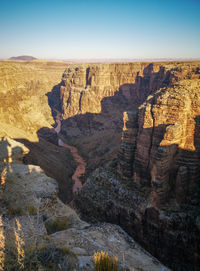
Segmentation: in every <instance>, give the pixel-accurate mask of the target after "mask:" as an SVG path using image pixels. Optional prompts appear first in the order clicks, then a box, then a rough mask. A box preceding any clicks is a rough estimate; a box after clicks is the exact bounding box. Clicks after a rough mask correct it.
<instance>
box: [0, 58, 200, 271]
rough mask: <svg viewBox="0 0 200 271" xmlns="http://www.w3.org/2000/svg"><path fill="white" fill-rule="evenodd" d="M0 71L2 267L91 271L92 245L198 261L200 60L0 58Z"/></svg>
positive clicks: (129, 256) (154, 263)
mask: <svg viewBox="0 0 200 271" xmlns="http://www.w3.org/2000/svg"><path fill="white" fill-rule="evenodd" d="M0 78H1V81H0V121H1V126H0V137H1V142H0V149H1V153H0V171H1V191H0V210H1V220H0V222H1V232H0V243H1V247H0V257H1V266H0V268H1V269H0V270H40V271H41V270H94V269H95V267H94V260H93V254H94V253H95V252H96V251H108V253H109V254H110V255H111V256H116V257H118V262H119V270H132V269H133V268H134V270H138V271H139V270H141V271H142V270H143V271H145V270H152V271H154V270H155V271H156V270H160V271H161V270H170V269H168V268H167V267H165V266H164V265H163V264H165V265H166V266H168V267H169V268H171V270H174V271H198V270H200V254H199V251H200V247H199V244H200V239H199V238H200V237H199V236H200V224H199V223H200V212H199V207H200V206H199V205H200V196H199V195H200V98H199V97H200V95H199V94H200V63H199V62H189V61H188V62H163V63H160V62H156V63H116V64H115V63H110V64H109V63H101V64H95V63H93V64H90V63H87V64H83V63H81V64H70V63H64V62H47V61H39V60H35V61H29V62H17V61H15V62H12V61H1V62H0ZM58 114H59V121H61V122H60V128H59V130H58V129H57V130H56V129H55V127H56V125H57V124H58V122H57V119H56V116H58ZM60 140H62V142H63V144H62V145H64V144H67V145H68V146H69V145H70V146H74V147H76V148H77V150H78V153H79V155H80V157H81V159H83V161H84V163H85V166H86V172H85V173H84V174H82V175H80V176H78V175H76V178H79V180H80V181H81V182H82V185H83V187H82V188H81V187H80V188H81V189H80V190H79V191H78V192H77V191H73V185H74V183H73V174H74V172H75V171H76V169H77V166H78V164H77V162H76V161H75V159H74V157H73V152H71V151H70V150H69V148H63V147H62V146H59V145H61V144H58V143H59V142H61V141H60ZM74 192H76V193H74ZM77 212H78V213H79V214H80V218H79V216H78V215H77ZM85 221H87V222H85ZM137 242H138V243H137ZM139 244H140V245H141V246H140V245H139ZM147 251H148V252H147ZM150 253H151V254H150ZM159 260H160V261H161V262H162V263H163V264H161V263H160V262H159ZM14 264H15V265H16V269H11V266H13V265H14Z"/></svg>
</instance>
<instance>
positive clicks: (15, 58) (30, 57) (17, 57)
mask: <svg viewBox="0 0 200 271" xmlns="http://www.w3.org/2000/svg"><path fill="white" fill-rule="evenodd" d="M35 59H37V58H35V57H33V56H13V57H10V58H9V60H23V61H30V60H35Z"/></svg>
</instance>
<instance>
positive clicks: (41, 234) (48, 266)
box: [0, 137, 169, 271]
mask: <svg viewBox="0 0 200 271" xmlns="http://www.w3.org/2000/svg"><path fill="white" fill-rule="evenodd" d="M0 148H1V150H3V151H2V152H1V153H0V176H1V184H0V211H1V213H0V270H2V271H3V270H31V271H34V270H46V271H47V270H51V271H52V270H63V271H64V270H65V271H67V270H77V271H81V270H88V271H90V270H91V271H92V270H94V261H93V254H94V252H96V251H101V250H102V251H108V252H109V254H110V255H114V256H117V257H118V259H119V260H118V261H119V267H120V270H122V269H123V270H124V268H136V269H137V270H143V271H147V270H149V269H152V270H155V271H156V270H157V271H160V270H161V268H164V267H163V266H162V265H161V264H160V262H159V261H158V260H156V259H155V258H153V257H152V256H151V255H150V254H148V253H147V252H145V251H144V250H143V249H142V248H141V247H140V246H139V245H138V244H137V243H136V242H135V241H134V240H133V239H132V238H131V237H130V236H128V234H126V233H125V232H124V231H123V230H122V229H121V228H120V227H118V226H114V225H111V224H106V223H103V224H98V225H90V224H88V223H86V222H84V221H82V220H80V218H79V217H78V216H77V214H76V213H75V212H74V211H73V210H72V209H71V208H70V207H69V206H67V205H65V204H63V203H62V202H61V201H60V200H59V199H58V197H57V193H58V186H57V183H56V181H55V180H54V179H52V178H49V177H47V176H46V175H45V174H44V172H43V171H42V170H41V168H40V167H38V166H33V165H24V164H22V163H21V161H22V160H23V155H24V154H26V153H27V152H28V151H29V150H28V149H27V148H26V147H25V146H24V145H23V144H21V143H19V142H16V141H14V140H12V139H9V138H5V137H4V138H1V141H0ZM123 255H124V256H123ZM123 259H124V260H123ZM165 270H166V271H167V270H169V269H167V268H166V269H165Z"/></svg>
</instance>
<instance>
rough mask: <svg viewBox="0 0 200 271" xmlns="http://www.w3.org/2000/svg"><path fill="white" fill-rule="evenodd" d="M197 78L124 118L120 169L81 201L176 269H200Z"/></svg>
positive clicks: (93, 180)
mask: <svg viewBox="0 0 200 271" xmlns="http://www.w3.org/2000/svg"><path fill="white" fill-rule="evenodd" d="M183 74H185V73H183ZM197 76H199V74H195V75H194V78H192V79H187V80H186V79H185V80H180V81H179V82H177V83H175V84H174V85H171V86H169V87H163V88H161V89H159V90H157V91H156V92H155V93H153V94H151V95H149V96H148V97H147V99H146V101H145V102H144V103H143V104H142V105H141V106H139V108H138V110H137V111H136V110H135V109H134V110H133V111H127V112H124V128H123V132H122V142H121V145H120V150H119V154H118V165H117V167H115V165H114V167H111V166H110V167H108V168H107V169H101V170H100V171H95V172H94V174H93V176H92V177H90V178H88V180H87V181H86V183H85V184H84V186H83V188H82V191H81V192H80V194H79V195H78V197H77V198H76V205H77V206H78V207H79V209H80V210H81V212H83V215H84V216H85V217H89V218H90V219H101V220H106V221H110V222H112V223H117V224H119V225H121V226H122V227H123V228H124V229H125V230H126V231H127V232H128V233H130V234H131V235H132V236H134V238H137V240H138V241H140V242H141V243H142V244H143V245H144V247H145V248H147V249H148V250H149V251H151V252H152V253H153V254H154V255H156V256H157V257H159V258H160V259H162V260H163V261H164V262H165V263H167V264H169V265H170V267H171V268H172V269H173V270H184V271H185V270H194V271H196V270H200V255H199V241H200V239H199V236H200V232H199V224H198V223H199V222H198V221H199V216H200V213H199V205H200V197H199V192H200V185H199V180H200V145H199V143H200V137H199V136H200V133H199V116H200V99H199V93H200V81H199V79H197V78H196V77H197ZM116 171H117V172H116ZM118 174H119V175H118ZM83 202H85V203H86V204H87V208H86V206H85V205H84V204H82V203H83ZM94 210H95V211H94Z"/></svg>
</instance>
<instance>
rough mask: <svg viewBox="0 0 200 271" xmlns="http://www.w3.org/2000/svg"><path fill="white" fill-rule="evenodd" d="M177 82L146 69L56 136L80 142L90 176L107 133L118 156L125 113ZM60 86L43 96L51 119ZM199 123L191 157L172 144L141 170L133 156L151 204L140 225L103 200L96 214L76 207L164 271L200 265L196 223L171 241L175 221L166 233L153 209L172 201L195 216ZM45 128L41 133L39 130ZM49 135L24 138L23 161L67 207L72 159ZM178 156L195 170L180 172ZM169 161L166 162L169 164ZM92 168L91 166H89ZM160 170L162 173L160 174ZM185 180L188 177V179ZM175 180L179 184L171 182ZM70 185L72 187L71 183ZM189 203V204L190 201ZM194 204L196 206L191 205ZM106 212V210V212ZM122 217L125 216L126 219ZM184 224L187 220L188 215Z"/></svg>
mask: <svg viewBox="0 0 200 271" xmlns="http://www.w3.org/2000/svg"><path fill="white" fill-rule="evenodd" d="M88 74H89V72H88V71H87V73H86V77H87V76H88ZM176 80H177V78H175V77H174V75H172V74H171V73H170V71H167V72H166V71H165V69H164V68H163V67H160V70H159V71H158V72H153V64H149V65H148V66H147V67H146V68H144V71H143V76H140V75H139V73H138V74H137V76H136V80H135V84H123V85H121V86H120V87H119V89H118V90H117V91H116V92H115V94H114V96H111V97H105V98H103V99H102V101H101V112H100V113H85V114H81V113H80V114H77V115H75V116H72V117H69V118H68V119H66V120H63V121H62V130H61V134H62V135H63V136H64V137H65V138H70V139H73V138H74V139H77V141H72V142H75V143H77V142H78V141H79V142H80V145H79V147H81V151H82V152H83V153H84V148H85V147H86V150H85V153H84V154H85V155H86V156H87V155H88V153H91V156H88V160H89V159H90V160H91V162H88V161H87V162H88V167H89V168H90V170H91V171H92V170H93V169H95V167H97V166H100V165H101V161H102V160H100V162H97V163H96V164H95V162H94V159H93V157H92V156H93V154H95V153H96V157H97V158H95V159H101V158H102V157H104V156H106V153H107V152H106V148H108V152H109V151H110V149H111V148H112V147H110V146H112V145H111V143H109V144H110V146H108V147H107V145H108V136H107V134H106V133H107V132H108V133H109V134H110V136H111V141H112V137H113V142H114V143H115V142H117V143H119V145H118V146H117V147H115V148H116V149H115V152H114V155H115V156H117V153H118V150H119V147H120V140H121V133H122V127H123V113H124V111H127V110H133V109H135V110H138V107H139V106H140V105H141V104H142V103H143V102H144V101H145V99H146V98H147V96H148V95H150V94H153V93H154V92H156V90H158V89H159V88H161V87H165V86H166V87H167V86H169V85H170V84H171V83H172V82H175V81H176ZM86 82H87V84H91V81H90V80H89V78H86ZM62 85H63V83H62V82H61V83H60V84H58V85H56V86H54V87H53V89H52V91H51V92H48V93H47V94H46V95H47V96H48V103H49V106H50V107H51V110H52V115H53V117H54V118H55V116H56V112H55V111H54V108H56V109H57V110H58V111H60V112H62V107H61V101H60V86H62ZM164 91H166V89H165V88H163V92H164ZM161 94H162V93H159V94H157V96H155V97H153V98H152V103H155V102H156V99H157V98H158V97H159V95H161ZM62 113H63V112H62ZM199 119H200V117H196V129H195V136H194V142H195V146H196V151H195V152H191V151H187V150H182V149H179V148H178V146H177V145H175V144H173V145H171V146H168V147H166V148H165V147H163V148H162V150H161V149H160V150H158V151H160V153H158V155H157V156H156V158H155V160H152V161H150V160H149V161H147V164H145V165H143V164H142V163H141V161H140V160H136V161H135V162H134V157H133V162H134V163H133V169H132V171H133V172H134V171H135V172H136V174H137V176H138V177H139V178H140V179H143V178H144V179H147V182H146V181H145V182H141V185H142V186H146V187H147V189H148V196H149V197H150V196H151V198H152V202H153V208H152V209H150V208H146V210H144V212H143V214H142V217H141V220H140V221H137V220H135V221H133V219H132V218H130V217H129V215H130V214H129V213H128V211H127V210H126V209H124V208H122V209H121V210H119V209H116V208H115V210H114V209H112V208H111V207H110V206H107V205H106V204H107V202H106V201H105V203H102V202H101V207H99V206H98V208H97V209H95V206H94V205H92V206H89V204H88V202H81V201H80V202H79V204H78V205H79V208H80V209H81V211H83V213H84V212H86V213H85V215H86V216H87V215H88V217H90V216H96V217H97V218H98V219H100V220H102V221H106V222H111V223H117V224H119V225H120V226H122V227H123V228H124V229H125V230H126V231H127V232H128V233H129V234H130V235H131V236H133V237H134V238H135V239H136V240H137V241H139V242H140V243H141V244H143V246H144V247H145V248H146V249H147V250H149V251H150V252H151V253H152V254H153V255H154V256H156V257H158V258H159V259H161V260H162V261H163V262H164V263H166V264H168V265H169V266H172V264H174V266H175V267H174V270H177V271H178V270H179V271H180V270H190V271H192V270H195V271H196V270H199V269H198V268H196V267H193V266H192V265H194V263H195V266H198V265H200V263H199V255H197V254H198V250H197V248H198V246H199V245H198V243H197V241H198V242H199V238H198V236H197V235H196V232H198V229H197V226H196V224H195V223H196V222H195V221H192V222H191V225H192V226H191V227H189V228H188V225H189V224H188V223H189V222H187V223H186V226H185V225H184V226H183V227H182V229H181V230H180V231H181V233H182V235H181V237H180V238H182V239H181V240H180V238H179V239H178V237H177V235H176V234H175V233H173V234H175V235H174V236H173V234H171V233H170V231H171V230H172V231H175V232H176V230H177V228H178V229H179V227H181V224H180V222H179V223H178V222H177V223H176V222H174V224H173V225H174V226H169V228H166V224H165V223H166V222H165V223H164V222H163V221H162V220H159V219H160V218H159V217H158V216H159V212H158V211H157V210H158V208H159V206H161V207H163V206H164V205H165V204H168V203H169V202H170V201H171V202H172V201H173V200H174V199H175V200H177V199H178V204H179V205H183V207H184V203H187V204H190V205H191V206H194V208H195V212H196V206H197V205H198V204H199V203H198V196H197V198H196V196H195V197H194V193H196V191H197V186H196V179H197V178H199V169H197V167H198V168H199V146H200V142H199V130H200V129H199V123H200V121H199ZM63 127H64V128H63ZM74 127H75V128H77V129H76V131H75V132H74V134H73V133H72V132H71V130H72V129H71V128H74ZM44 129H46V130H45V131H44ZM165 130H166V126H165V125H163V126H162V127H161V126H160V127H152V128H149V130H146V133H147V134H152V133H154V134H158V135H159V136H158V138H159V140H160V141H161V140H162V138H163V135H164V133H165ZM48 133H51V134H52V130H51V129H49V130H48V128H42V129H40V130H39V131H38V138H39V142H38V143H34V142H29V141H28V140H25V139H21V140H19V141H20V142H22V143H23V144H25V145H26V146H27V147H28V148H29V149H30V153H29V154H28V155H26V156H25V158H24V162H25V163H30V162H31V163H33V164H36V165H39V166H41V168H42V169H44V171H45V173H46V174H47V175H48V176H50V177H53V178H55V179H56V180H57V181H58V183H59V190H60V197H61V199H62V200H63V201H64V202H66V200H67V202H69V201H70V200H71V198H72V193H71V190H70V189H69V185H68V184H69V183H70V182H71V180H70V176H72V174H73V171H74V170H75V165H74V163H73V162H72V160H73V159H72V157H71V155H70V153H69V152H68V150H66V149H64V150H63V149H62V148H61V147H58V146H55V145H54V144H52V143H51V142H52V141H51V140H52V138H51V137H49V136H45V134H48ZM99 134H101V140H100V141H98V142H97V144H98V146H97V144H96V143H95V142H94V145H92V146H91V147H88V148H87V146H86V145H87V144H89V141H91V140H94V141H95V140H96V139H97V138H98V135H99ZM95 135H96V137H95ZM102 135H103V136H102ZM104 135H105V136H104ZM93 136H94V137H93ZM115 137H116V140H115ZM53 138H54V136H53ZM81 138H84V140H85V139H87V140H85V143H84V141H81V140H82V139H81ZM74 139H73V140H74ZM49 141H51V142H49ZM109 142H110V138H109ZM53 143H54V139H53ZM55 143H56V142H55ZM83 143H84V144H85V145H84V144H83ZM81 144H82V145H81ZM152 144H153V142H150V148H149V157H150V155H151V152H152V149H151V146H152ZM157 144H158V146H159V142H157ZM115 145H116V144H115ZM154 147H155V146H154ZM197 156H198V157H197ZM110 157H111V156H108V157H107V158H106V159H105V160H104V163H107V162H108V159H109V158H110ZM112 157H113V156H112ZM180 157H185V159H186V160H187V158H188V159H190V157H194V160H195V161H197V164H195V165H194V167H193V166H192V165H190V164H189V165H188V167H187V169H185V168H182V169H180V164H181V163H183V164H184V163H185V161H182V162H180V159H179V158H180ZM169 158H170V159H171V160H170V162H169ZM196 159H197V160H196ZM177 161H179V163H180V164H176V163H177ZM153 163H155V164H156V165H157V169H156V170H155V172H153V173H152V172H151V170H152V165H153ZM92 164H94V166H93V167H92ZM163 164H167V167H165V168H163ZM159 167H160V169H159ZM183 167H184V165H183ZM162 169H163V170H164V171H162ZM168 171H169V172H168ZM179 171H180V172H179ZM156 174H157V175H156ZM152 175H153V177H152ZM178 175H180V177H177V176H178ZM166 176H167V177H166ZM190 176H193V177H192V178H191V179H190ZM159 179H161V180H164V182H163V183H162V182H160V183H159V182H158V180H159ZM177 179H178V180H179V181H178V182H177V183H176V180H177ZM63 180H64V181H63ZM194 181H195V186H194ZM70 186H71V187H72V184H71V183H70ZM198 189H199V188H198ZM80 193H81V192H80ZM193 199H194V202H192V200H193ZM80 200H81V196H80ZM110 200H111V201H109V202H112V199H110ZM195 201H197V202H196V203H195ZM91 204H92V203H91ZM163 204H164V205H163ZM133 205H134V203H133ZM154 205H155V206H154ZM90 207H91V208H90ZM102 208H103V209H102ZM135 208H136V209H137V208H138V206H135ZM136 209H135V210H136ZM108 210H110V211H109V212H108ZM122 210H123V213H122ZM90 211H91V213H90ZM115 211H116V214H115ZM136 211H137V210H136ZM133 212H134V211H133ZM125 214H127V215H126V216H125ZM186 216H187V215H186ZM195 217H196V216H195ZM189 219H191V217H190V216H189ZM170 223H171V222H170ZM176 227H177V228H176ZM191 229H192V232H193V231H194V229H195V234H194V236H195V238H196V239H195V240H194V238H193V239H192V237H188V239H187V237H184V233H185V232H191ZM184 238H185V239H184ZM196 240H197V241H196ZM199 243H200V242H199ZM188 245H189V246H188ZM188 247H189V248H190V247H191V248H192V249H191V251H192V252H190V250H189V249H188ZM192 253H193V254H192ZM194 253H196V254H194ZM194 255H197V256H194ZM177 259H178V260H177ZM188 268H189V269H188ZM195 268H196V269H195Z"/></svg>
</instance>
